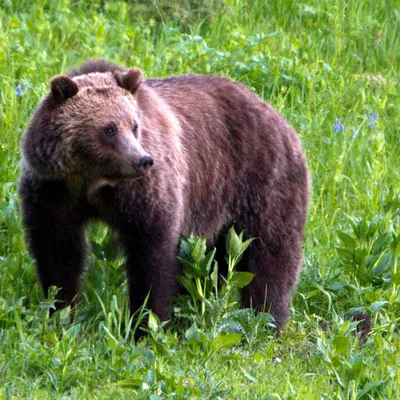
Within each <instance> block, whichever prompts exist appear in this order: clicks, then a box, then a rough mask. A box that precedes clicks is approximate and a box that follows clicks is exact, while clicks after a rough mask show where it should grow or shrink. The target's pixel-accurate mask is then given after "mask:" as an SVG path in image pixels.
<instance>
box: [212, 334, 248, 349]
mask: <svg viewBox="0 0 400 400" xmlns="http://www.w3.org/2000/svg"><path fill="white" fill-rule="evenodd" d="M241 339H242V334H241V333H231V334H230V335H219V336H217V337H216V338H215V339H214V340H213V341H212V343H211V350H213V351H218V350H220V349H229V348H231V347H233V346H234V345H235V344H237V343H239V342H240V341H241Z"/></svg>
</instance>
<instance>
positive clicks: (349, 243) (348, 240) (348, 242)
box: [337, 231, 357, 252]
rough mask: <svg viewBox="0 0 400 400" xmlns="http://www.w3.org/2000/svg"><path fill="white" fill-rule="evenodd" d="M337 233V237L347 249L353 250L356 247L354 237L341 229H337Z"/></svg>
mask: <svg viewBox="0 0 400 400" xmlns="http://www.w3.org/2000/svg"><path fill="white" fill-rule="evenodd" d="M337 235H338V236H339V239H340V240H341V241H342V242H343V244H344V246H345V248H346V249H347V250H349V251H351V252H352V251H354V249H355V248H356V247H357V243H356V241H355V240H354V238H352V237H351V236H350V235H348V234H347V233H345V232H342V231H338V233H337Z"/></svg>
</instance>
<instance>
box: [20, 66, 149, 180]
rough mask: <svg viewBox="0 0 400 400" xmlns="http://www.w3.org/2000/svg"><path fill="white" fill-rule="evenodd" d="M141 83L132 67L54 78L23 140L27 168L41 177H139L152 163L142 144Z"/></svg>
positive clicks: (140, 75) (136, 71)
mask: <svg viewBox="0 0 400 400" xmlns="http://www.w3.org/2000/svg"><path fill="white" fill-rule="evenodd" d="M142 81H143V78H142V73H141V71H140V70H139V69H137V68H133V69H130V70H128V71H124V72H121V71H114V72H106V73H90V74H87V75H80V76H76V77H74V78H71V77H69V76H68V75H59V76H56V77H55V78H53V79H52V80H51V91H50V93H49V94H48V95H47V96H46V97H45V99H44V100H43V101H42V103H41V105H40V106H39V107H38V109H37V110H36V112H35V114H34V116H33V118H32V120H31V122H30V124H29V127H28V129H27V130H26V132H25V134H24V137H23V140H22V149H23V156H24V162H25V163H26V164H27V166H28V168H29V169H30V170H32V171H33V172H34V173H36V174H37V175H39V176H40V177H41V178H43V179H59V178H66V177H69V176H73V175H79V176H81V177H83V178H86V179H92V180H96V179H107V180H120V179H126V178H136V177H139V176H142V175H144V174H145V173H146V172H147V171H148V170H149V169H150V167H151V166H152V165H153V159H152V157H151V155H150V154H148V153H147V152H146V151H145V149H143V147H142V145H141V125H140V110H139V107H138V103H137V99H136V96H137V92H138V91H139V90H140V86H141V84H142Z"/></svg>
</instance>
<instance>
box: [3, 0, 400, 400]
mask: <svg viewBox="0 0 400 400" xmlns="http://www.w3.org/2000/svg"><path fill="white" fill-rule="evenodd" d="M95 57H105V58H107V59H110V60H113V61H116V62H120V63H122V64H123V65H126V66H138V67H140V68H141V69H142V70H143V71H144V72H145V74H146V76H147V77H163V76H168V75H174V74H186V73H204V74H208V73H212V74H217V75H224V76H228V77H231V78H233V79H235V80H238V81H241V82H243V83H244V84H246V85H247V86H249V87H250V88H252V89H253V90H254V91H256V92H257V93H258V94H259V95H260V96H262V97H263V98H264V99H265V100H266V101H268V102H269V103H271V104H272V105H273V106H274V107H275V108H276V109H277V110H278V111H279V112H280V113H282V114H283V115H284V116H285V117H286V118H287V119H288V120H289V122H290V123H291V125H292V126H293V127H294V128H295V129H296V130H297V132H298V133H299V135H300V137H301V140H302V143H303V145H304V149H305V152H306V154H307V158H308V163H309V167H310V170H311V173H312V187H313V193H312V202H311V205H310V209H309V219H308V225H307V229H306V234H305V246H304V268H303V272H302V274H301V278H300V282H299V285H298V289H297V291H296V293H295V294H294V296H293V301H292V307H291V313H290V321H289V322H288V324H287V327H286V329H285V330H284V331H283V332H282V334H281V336H280V337H278V338H276V337H274V336H273V335H272V334H271V332H270V331H268V329H266V328H265V325H266V324H267V322H266V320H265V317H266V316H265V315H263V318H264V319H263V318H261V317H256V316H254V315H252V314H251V313H249V312H246V311H239V310H238V309H237V308H236V309H235V308H233V310H231V312H230V314H229V315H226V314H223V313H221V312H216V313H215V315H209V314H207V313H211V312H212V310H214V309H216V308H218V307H217V306H216V305H215V301H214V303H213V302H212V303H210V304H208V305H207V307H206V309H205V312H206V316H207V318H205V319H203V320H201V321H200V322H198V323H197V325H191V324H190V321H192V322H193V320H194V319H193V318H192V320H191V319H190V318H186V319H185V318H177V317H175V323H174V325H173V326H174V328H173V329H171V330H169V331H167V332H164V331H163V330H162V329H160V326H159V324H158V321H157V320H156V319H155V318H150V326H149V330H150V333H149V335H148V337H147V338H145V339H143V340H141V341H140V342H139V343H136V344H135V343H134V342H133V340H131V339H130V338H129V335H128V333H127V331H126V329H124V327H126V326H127V325H129V322H128V319H129V317H128V312H127V306H128V301H127V295H126V290H127V287H126V283H125V281H124V274H123V264H124V259H123V257H122V256H121V254H119V253H118V251H117V250H116V248H115V245H114V241H113V238H112V235H110V233H108V232H107V230H106V228H105V227H104V226H100V225H98V226H94V227H93V228H92V235H91V243H92V248H93V252H92V254H91V255H90V256H89V264H90V271H89V272H88V274H87V276H86V283H85V297H84V299H83V301H82V302H81V304H80V307H79V311H78V314H77V316H76V317H75V318H71V314H70V313H69V310H65V311H63V312H61V313H60V312H58V313H56V314H55V315H54V316H53V317H51V318H49V317H48V309H49V308H50V307H52V304H53V302H52V301H51V300H47V299H45V298H44V297H43V294H42V292H41V290H40V288H39V285H38V283H37V280H36V276H35V269H34V264H33V260H32V259H31V258H30V256H29V254H28V252H27V250H26V248H25V246H24V241H23V233H22V229H21V224H20V215H19V204H18V197H17V195H16V182H17V179H18V174H19V163H20V154H19V139H20V137H21V134H22V132H23V130H24V129H25V128H26V126H27V122H28V120H29V117H30V115H31V113H32V111H33V110H34V108H35V107H36V106H37V104H38V102H39V101H40V98H41V97H42V96H43V95H44V94H45V93H46V92H47V91H48V89H49V80H50V78H51V77H52V76H54V75H56V74H59V73H62V72H65V71H66V70H68V69H69V68H71V67H73V66H76V65H78V64H79V63H81V62H83V61H85V60H86V59H87V58H95ZM399 71H400V3H399V2H398V1H397V0H365V1H355V0H354V1H350V0H333V1H328V0H304V2H301V3H300V2H295V1H294V0H271V1H266V0H252V1H244V0H221V1H217V0H215V1H212V0H207V1H204V2H200V1H198V2H196V1H194V0H182V1H181V2H179V3H176V4H175V3H170V2H168V1H166V0H165V1H164V0H157V1H153V2H150V1H149V2H145V1H137V0H136V1H133V0H132V1H126V2H123V1H104V0H97V1H91V2H89V1H83V0H81V1H72V0H71V1H68V0H60V1H45V0H36V1H27V0H1V1H0V82H1V84H0V138H1V140H0V181H1V185H0V398H2V399H13V398H26V399H55V398H60V399H110V398H112V399H119V398H134V399H158V398H160V399H161V398H176V399H285V400H288V399H397V398H400V336H399V320H400V303H399V301H400V297H399V285H400V264H399V260H400V196H399V193H400V162H399V154H400V146H399V141H400V128H399V127H400V90H399V81H398V80H399ZM184 307H185V306H184ZM182 311H185V309H183V310H181V312H182ZM355 312H363V313H366V314H369V315H370V317H371V330H370V332H369V333H368V334H367V335H365V333H366V332H365V331H362V332H363V333H360V332H359V331H360V329H359V327H357V322H352V316H353V315H354V313H355ZM188 322H189V324H188Z"/></svg>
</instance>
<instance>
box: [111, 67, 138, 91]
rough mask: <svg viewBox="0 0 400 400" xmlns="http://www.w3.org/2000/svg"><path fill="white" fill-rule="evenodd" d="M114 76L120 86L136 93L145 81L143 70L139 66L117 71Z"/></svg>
mask: <svg viewBox="0 0 400 400" xmlns="http://www.w3.org/2000/svg"><path fill="white" fill-rule="evenodd" d="M114 77H115V80H116V81H117V84H118V86H119V87H121V88H122V89H125V90H127V91H128V92H131V93H132V94H135V93H136V91H137V90H138V88H139V86H140V84H141V83H142V82H143V75H142V71H141V70H140V69H139V68H131V69H130V70H128V71H126V72H120V71H115V72H114Z"/></svg>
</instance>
